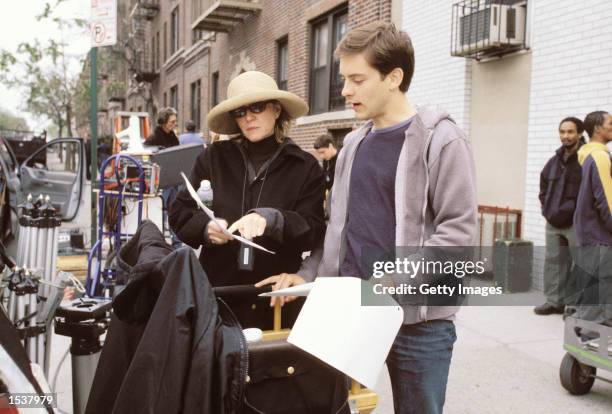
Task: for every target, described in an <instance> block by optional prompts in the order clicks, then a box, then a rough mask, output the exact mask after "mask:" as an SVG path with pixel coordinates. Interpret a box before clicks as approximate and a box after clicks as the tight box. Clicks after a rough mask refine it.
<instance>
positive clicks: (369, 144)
mask: <svg viewBox="0 0 612 414" xmlns="http://www.w3.org/2000/svg"><path fill="white" fill-rule="evenodd" d="M411 121H412V118H409V119H407V120H406V121H403V122H401V123H399V124H397V125H393V126H390V127H387V128H381V129H376V130H375V129H372V130H371V131H370V133H369V134H368V135H367V136H366V137H365V138H364V139H363V141H361V144H360V145H359V148H358V149H357V153H356V154H355V161H354V162H353V168H352V170H351V177H350V184H349V199H348V207H347V216H348V217H347V224H346V242H347V250H346V256H345V257H344V260H343V261H342V264H341V265H340V274H341V275H343V276H355V277H360V278H362V279H369V278H370V276H371V262H372V261H374V260H384V258H388V257H394V255H395V174H396V170H397V162H398V160H399V155H400V151H401V149H402V145H403V144H404V140H405V131H406V129H408V127H409V126H410V122H411Z"/></svg>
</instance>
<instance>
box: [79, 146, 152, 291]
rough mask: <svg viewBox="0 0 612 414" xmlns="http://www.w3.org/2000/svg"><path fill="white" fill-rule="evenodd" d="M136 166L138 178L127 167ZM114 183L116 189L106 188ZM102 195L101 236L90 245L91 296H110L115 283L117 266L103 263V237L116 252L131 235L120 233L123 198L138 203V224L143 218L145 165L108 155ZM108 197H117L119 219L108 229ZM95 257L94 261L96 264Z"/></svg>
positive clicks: (100, 202) (128, 158)
mask: <svg viewBox="0 0 612 414" xmlns="http://www.w3.org/2000/svg"><path fill="white" fill-rule="evenodd" d="M109 165H110V168H111V169H112V172H113V177H114V179H113V180H109V179H108V178H107V177H106V174H105V172H106V170H107V168H108V167H109ZM130 166H133V167H135V168H136V174H135V175H136V178H128V177H127V175H128V174H127V169H128V167H130ZM130 185H131V186H134V185H135V186H136V187H137V188H136V191H133V190H132V191H129V190H128V186H130ZM110 186H112V187H113V188H114V190H113V191H108V190H107V188H108V187H110ZM99 188H100V194H99V198H98V223H97V228H98V237H97V241H96V243H95V244H94V245H93V247H92V248H91V252H90V253H89V258H88V265H87V282H86V285H85V286H86V291H87V295H88V296H90V297H111V296H112V290H113V288H114V286H115V269H114V268H113V267H112V266H110V265H108V266H104V267H103V262H104V261H105V260H106V259H107V258H106V257H104V255H103V251H102V245H103V243H104V240H108V243H109V244H111V243H112V249H113V251H115V252H117V251H119V249H120V248H121V244H122V243H123V241H124V240H127V239H129V238H130V237H131V236H132V234H129V233H122V232H121V218H122V217H121V215H122V211H123V200H124V198H127V197H129V198H133V199H135V200H136V201H137V203H138V223H139V224H140V222H141V221H142V202H143V195H144V192H145V174H144V170H143V168H142V164H141V163H140V162H139V161H138V160H136V159H135V158H133V157H131V156H129V155H125V154H116V155H113V156H111V157H108V158H107V159H106V160H105V161H104V163H103V164H102V166H101V167H100V187H99ZM107 200H117V206H116V211H117V219H116V221H115V222H114V223H113V226H112V228H109V229H108V230H107V231H105V229H104V217H105V209H106V208H107V206H106V201H107ZM94 260H95V263H94Z"/></svg>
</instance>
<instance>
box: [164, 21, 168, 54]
mask: <svg viewBox="0 0 612 414" xmlns="http://www.w3.org/2000/svg"><path fill="white" fill-rule="evenodd" d="M166 60H168V23H166V22H164V62H165V61H166Z"/></svg>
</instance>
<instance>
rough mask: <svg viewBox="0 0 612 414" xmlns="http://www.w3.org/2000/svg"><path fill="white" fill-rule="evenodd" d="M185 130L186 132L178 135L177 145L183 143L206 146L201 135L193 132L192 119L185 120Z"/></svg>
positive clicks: (194, 128) (193, 124) (194, 127)
mask: <svg viewBox="0 0 612 414" xmlns="http://www.w3.org/2000/svg"><path fill="white" fill-rule="evenodd" d="M185 130H186V131H187V132H185V133H183V134H181V135H180V136H179V145H185V144H200V145H204V146H206V143H205V142H204V139H203V138H202V135H201V134H200V133H199V132H195V130H196V124H195V122H193V121H187V122H186V123H185Z"/></svg>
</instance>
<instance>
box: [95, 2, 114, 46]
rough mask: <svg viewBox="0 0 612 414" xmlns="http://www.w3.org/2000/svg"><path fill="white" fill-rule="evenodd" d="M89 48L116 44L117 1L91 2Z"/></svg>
mask: <svg viewBox="0 0 612 414" xmlns="http://www.w3.org/2000/svg"><path fill="white" fill-rule="evenodd" d="M90 28H91V46H92V47H98V46H112V45H114V44H116V43H117V0H91V24H90Z"/></svg>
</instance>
